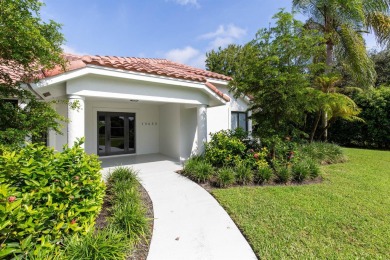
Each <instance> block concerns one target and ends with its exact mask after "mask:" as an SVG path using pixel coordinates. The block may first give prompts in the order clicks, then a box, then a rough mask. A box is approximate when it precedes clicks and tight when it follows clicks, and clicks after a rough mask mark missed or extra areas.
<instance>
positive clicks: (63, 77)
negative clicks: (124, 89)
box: [36, 65, 204, 88]
mask: <svg viewBox="0 0 390 260" xmlns="http://www.w3.org/2000/svg"><path fill="white" fill-rule="evenodd" d="M88 74H95V75H100V76H108V77H116V78H123V79H133V80H140V81H147V82H153V83H160V84H169V85H177V86H186V87H192V88H202V87H203V85H204V82H194V81H189V80H183V79H176V78H169V77H165V76H158V75H151V74H146V73H139V72H133V71H125V70H119V69H112V68H105V67H100V66H95V65H88V66H87V67H84V68H81V69H77V70H72V71H68V72H64V73H62V74H60V75H57V76H53V77H48V78H45V79H42V80H41V81H40V82H38V83H37V84H36V87H38V88H40V87H44V86H48V85H53V84H57V83H61V82H65V81H68V80H70V79H74V78H78V77H82V76H85V75H88Z"/></svg>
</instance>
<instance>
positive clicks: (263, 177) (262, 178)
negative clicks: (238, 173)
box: [254, 165, 274, 184]
mask: <svg viewBox="0 0 390 260" xmlns="http://www.w3.org/2000/svg"><path fill="white" fill-rule="evenodd" d="M273 172H274V171H273V170H272V169H271V167H269V166H267V165H265V166H261V167H259V168H258V169H257V171H255V174H254V180H255V183H257V184H264V183H267V182H268V181H270V180H271V178H272V176H273Z"/></svg>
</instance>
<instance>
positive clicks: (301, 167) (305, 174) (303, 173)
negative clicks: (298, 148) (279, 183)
mask: <svg viewBox="0 0 390 260" xmlns="http://www.w3.org/2000/svg"><path fill="white" fill-rule="evenodd" d="M291 174H292V179H293V180H294V181H296V182H303V181H304V180H306V179H307V178H309V177H310V168H309V164H308V163H307V161H306V160H301V161H299V162H296V163H294V164H293V166H292V167H291Z"/></svg>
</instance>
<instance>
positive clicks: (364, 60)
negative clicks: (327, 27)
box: [337, 25, 376, 88]
mask: <svg viewBox="0 0 390 260" xmlns="http://www.w3.org/2000/svg"><path fill="white" fill-rule="evenodd" d="M338 35H339V44H340V46H339V48H338V49H337V50H338V52H337V54H338V55H339V58H341V59H343V60H345V63H346V64H347V66H348V67H347V68H349V71H350V73H351V76H352V77H353V79H354V80H355V81H356V82H357V83H358V84H359V85H360V87H363V88H367V87H369V86H372V85H373V84H374V82H375V79H376V72H375V68H374V63H373V61H372V60H371V59H370V57H369V56H368V54H367V50H366V46H365V42H364V39H363V37H362V36H361V34H359V33H357V32H356V31H355V30H354V29H353V28H351V27H350V26H347V25H342V26H341V28H340V30H339V31H338Z"/></svg>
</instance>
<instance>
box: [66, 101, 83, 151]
mask: <svg viewBox="0 0 390 260" xmlns="http://www.w3.org/2000/svg"><path fill="white" fill-rule="evenodd" d="M68 100H69V103H68V118H69V121H70V122H69V123H68V146H69V147H72V146H73V144H74V142H75V141H76V140H77V138H81V137H84V136H85V104H84V97H81V96H77V95H69V96H68ZM83 147H84V145H83Z"/></svg>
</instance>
